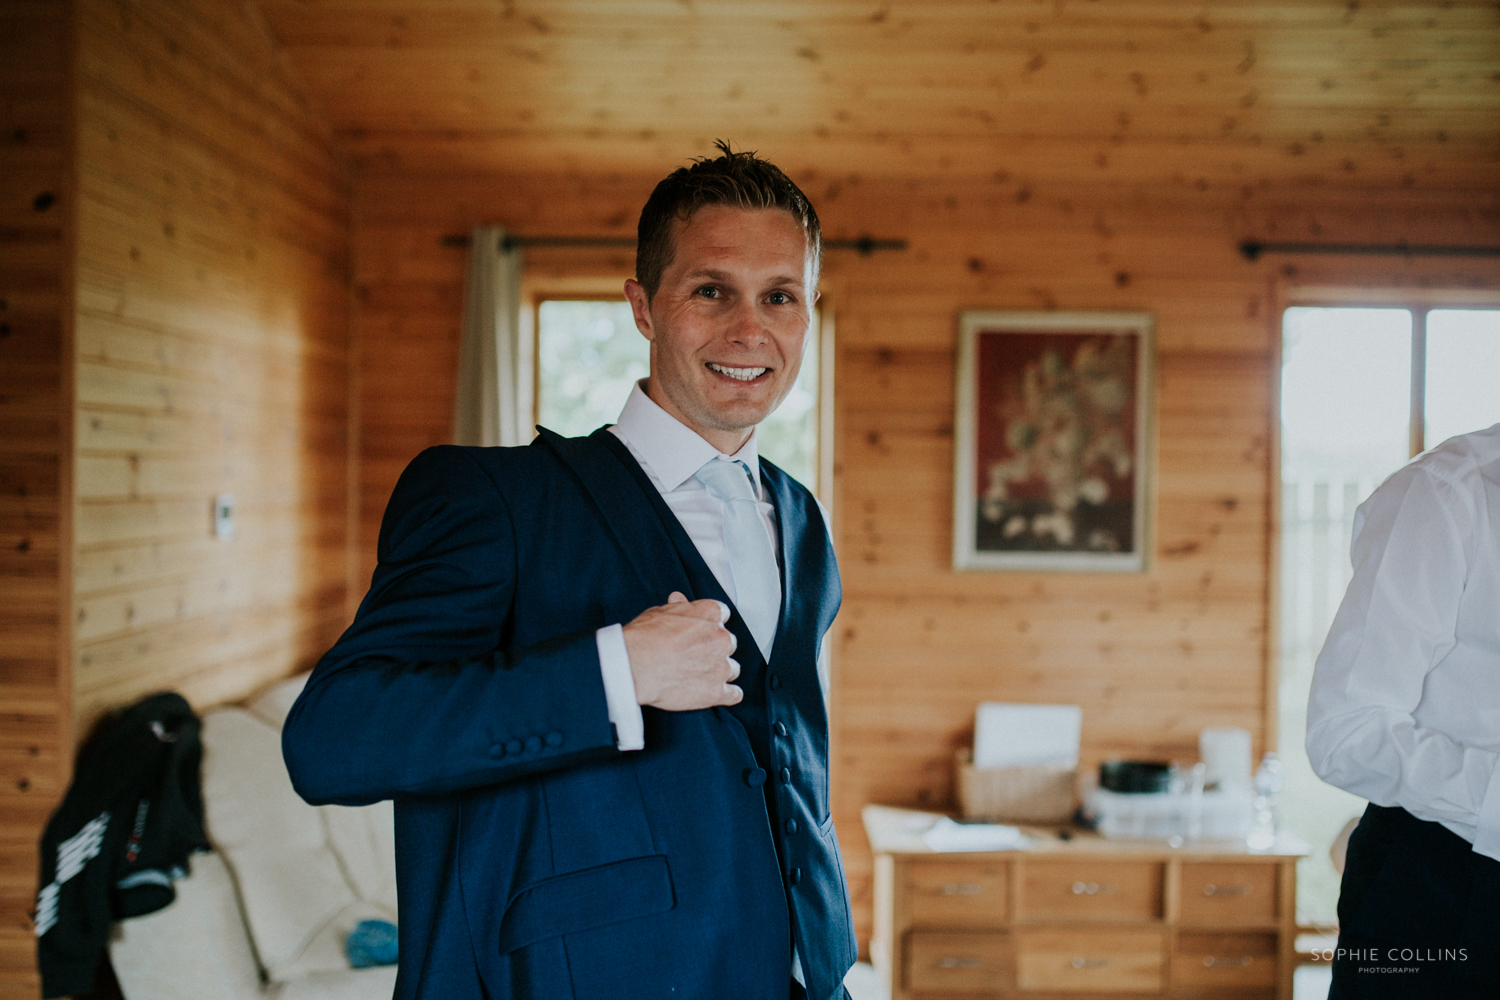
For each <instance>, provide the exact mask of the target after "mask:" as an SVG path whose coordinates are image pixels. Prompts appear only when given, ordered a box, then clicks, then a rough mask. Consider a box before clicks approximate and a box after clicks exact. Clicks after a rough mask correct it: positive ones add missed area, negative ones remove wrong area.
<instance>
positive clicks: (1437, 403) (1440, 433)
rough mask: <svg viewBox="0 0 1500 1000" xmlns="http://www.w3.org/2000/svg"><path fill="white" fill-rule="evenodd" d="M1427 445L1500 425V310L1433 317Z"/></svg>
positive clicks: (1429, 328)
mask: <svg viewBox="0 0 1500 1000" xmlns="http://www.w3.org/2000/svg"><path fill="white" fill-rule="evenodd" d="M1426 406H1427V414H1426V426H1425V435H1424V436H1425V439H1426V447H1428V448H1432V447H1434V446H1436V445H1439V444H1442V443H1443V442H1444V441H1446V440H1448V439H1449V438H1451V437H1452V436H1453V435H1455V434H1467V433H1468V432H1469V431H1477V430H1482V429H1483V428H1485V427H1489V426H1491V425H1493V424H1496V423H1500V309H1434V310H1432V311H1431V312H1429V313H1428V314H1427V392H1426Z"/></svg>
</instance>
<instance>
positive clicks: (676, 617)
mask: <svg viewBox="0 0 1500 1000" xmlns="http://www.w3.org/2000/svg"><path fill="white" fill-rule="evenodd" d="M728 620H729V608H728V607H727V606H725V605H723V604H720V603H719V602H718V601H710V600H703V601H689V600H688V599H687V598H686V597H684V596H683V595H682V594H680V593H678V592H677V591H675V590H674V591H673V592H672V595H671V596H670V597H668V598H667V603H666V604H663V605H660V606H658V607H655V608H647V609H646V610H645V611H642V612H641V613H640V615H639V616H638V617H637V618H636V619H635V620H634V621H632V622H630V623H629V624H628V625H626V626H625V628H624V633H625V652H626V653H627V654H629V656H630V671H631V673H632V674H634V675H635V700H636V701H637V702H639V703H640V704H642V705H650V706H652V707H653V708H660V709H664V710H665V711H668V712H691V711H693V710H695V709H699V708H712V707H713V706H715V705H736V704H738V703H739V702H740V700H741V699H742V698H744V697H745V692H744V691H741V690H740V689H739V688H738V687H737V686H735V685H734V684H731V683H730V681H733V680H734V679H735V678H736V677H738V676H739V675H740V665H739V664H738V663H736V662H735V661H734V660H733V659H731V658H730V654H732V653H733V652H734V647H735V644H736V640H735V638H734V633H733V632H731V631H729V630H728V629H727V628H725V627H724V623H725V622H727V621H728Z"/></svg>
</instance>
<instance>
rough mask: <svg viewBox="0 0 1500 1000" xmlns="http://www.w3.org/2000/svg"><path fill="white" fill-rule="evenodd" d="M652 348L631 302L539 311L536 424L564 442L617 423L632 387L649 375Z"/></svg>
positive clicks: (557, 304)
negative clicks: (638, 326)
mask: <svg viewBox="0 0 1500 1000" xmlns="http://www.w3.org/2000/svg"><path fill="white" fill-rule="evenodd" d="M650 346H651V345H650V344H649V343H648V342H647V340H646V338H645V337H642V336H641V334H640V331H639V330H637V329H636V328H635V320H634V319H633V318H632V317H631V314H630V303H628V302H623V301H617V302H608V301H605V302H600V301H592V302H582V301H569V300H565V299H551V300H548V301H546V302H543V303H542V304H541V307H540V308H538V310H537V422H538V423H539V424H541V425H542V426H543V427H545V428H547V429H548V430H550V431H556V432H557V433H558V434H561V435H562V436H563V437H581V436H582V435H585V434H591V433H593V432H594V431H596V430H598V429H599V428H600V427H602V426H604V425H605V424H612V423H614V422H615V420H616V419H617V418H618V417H619V416H620V409H621V408H622V407H623V406H624V405H625V400H626V399H628V398H629V397H630V389H631V387H632V386H634V385H635V383H636V382H637V380H639V379H643V378H645V377H646V375H647V373H648V372H649V371H650V364H651V354H650V350H649V348H650Z"/></svg>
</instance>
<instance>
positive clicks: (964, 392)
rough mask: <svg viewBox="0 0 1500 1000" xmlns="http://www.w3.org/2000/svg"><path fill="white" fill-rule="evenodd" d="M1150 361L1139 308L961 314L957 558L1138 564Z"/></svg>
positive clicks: (983, 564)
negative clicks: (1073, 311)
mask: <svg viewBox="0 0 1500 1000" xmlns="http://www.w3.org/2000/svg"><path fill="white" fill-rule="evenodd" d="M1152 358H1153V343H1152V321H1151V317H1150V316H1149V315H1146V314H1143V313H1055V312H1048V313H1029V312H969V313H964V314H963V315H962V316H961V317H960V319H959V339H958V392H957V412H956V414H955V423H954V438H955V442H954V444H955V462H954V490H953V498H954V499H953V529H954V530H953V566H954V568H955V569H964V570H1007V569H1013V570H1072V571H1078V572H1111V571H1112V572H1140V571H1142V570H1144V569H1145V568H1146V553H1147V552H1148V551H1149V549H1148V544H1147V541H1148V540H1147V537H1146V536H1147V532H1148V528H1149V524H1150V518H1149V517H1148V516H1147V515H1148V509H1147V508H1148V504H1149V497H1150V492H1149V486H1150V483H1149V478H1150V473H1151V468H1152V462H1151V447H1150V441H1151V437H1150V416H1151V387H1152V381H1151V372H1152Z"/></svg>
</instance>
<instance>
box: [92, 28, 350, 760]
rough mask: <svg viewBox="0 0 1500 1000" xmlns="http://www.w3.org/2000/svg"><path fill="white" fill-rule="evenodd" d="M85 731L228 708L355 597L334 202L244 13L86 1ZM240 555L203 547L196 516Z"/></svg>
mask: <svg viewBox="0 0 1500 1000" xmlns="http://www.w3.org/2000/svg"><path fill="white" fill-rule="evenodd" d="M78 21H79V28H78V30H79V124H78V143H79V174H80V183H81V199H80V218H79V252H78V331H79V334H78V344H77V352H76V362H75V363H76V371H77V381H78V392H77V396H78V398H77V411H76V412H77V417H76V423H77V434H78V449H77V457H76V471H77V489H76V498H77V523H78V530H77V532H76V547H77V552H76V563H77V567H78V568H77V574H76V577H75V580H74V587H75V604H76V607H75V622H74V628H75V634H76V638H77V651H76V660H75V664H74V667H75V676H74V680H75V687H76V692H77V718H76V726H77V728H78V731H79V732H82V731H84V730H85V729H86V728H87V727H88V726H89V725H90V724H91V723H92V721H93V720H94V719H96V718H97V717H98V716H99V714H100V713H102V712H105V711H107V710H109V709H112V708H116V707H119V706H122V705H125V704H128V703H130V702H132V701H134V700H135V699H136V698H138V697H140V696H142V695H144V694H147V693H149V692H151V691H154V690H159V689H162V688H175V689H177V690H179V691H181V692H183V693H184V694H185V695H186V696H187V697H188V698H189V700H191V701H193V702H194V703H195V704H197V705H208V704H213V703H215V702H219V701H224V700H231V699H235V698H238V697H242V696H244V695H246V694H248V693H250V692H252V691H254V690H255V689H256V688H258V687H260V686H262V685H264V684H266V683H267V682H269V681H271V680H274V679H276V678H278V677H281V676H284V675H286V674H288V673H291V672H293V671H295V670H297V669H300V668H305V667H306V666H309V665H310V664H311V662H312V661H313V660H314V659H316V657H317V656H318V655H319V654H320V653H321V652H322V651H323V650H324V649H325V648H326V647H327V645H328V644H329V643H330V642H331V641H332V639H333V638H334V637H336V636H337V634H338V632H339V630H340V628H341V627H342V625H343V624H344V621H345V613H346V608H345V604H346V596H347V589H348V588H347V566H346V554H347V550H348V538H347V533H348V524H347V518H346V510H347V509H348V508H349V507H350V506H351V505H352V498H351V497H349V496H348V492H349V482H348V471H347V470H348V452H349V426H348V418H349V406H348V380H349V360H348V359H349V344H348V340H349V285H348V280H349V266H348V241H349V192H348V185H347V181H346V180H345V173H344V169H343V167H342V165H341V164H340V162H339V160H338V158H337V155H336V152H335V149H334V146H333V142H332V140H331V137H330V136H329V134H328V133H327V130H326V129H325V128H324V127H323V125H322V124H321V122H320V121H319V119H318V118H317V117H316V116H315V115H314V114H313V113H312V112H311V111H310V110H309V109H308V107H307V105H306V102H305V100H304V98H303V96H302V94H301V91H300V89H299V85H298V84H297V82H296V81H295V80H294V79H293V78H292V76H291V74H290V73H289V72H288V71H287V70H286V68H285V66H284V65H283V62H282V60H281V58H280V56H279V54H278V51H277V49H276V45H275V43H274V41H273V40H272V39H271V38H270V37H269V36H268V35H267V34H266V32H265V30H264V28H263V26H262V25H261V24H260V22H259V21H258V19H257V17H256V16H255V15H254V13H253V11H252V10H251V9H250V8H247V7H244V6H241V5H237V4H234V3H230V2H227V0H82V2H80V4H79V7H78ZM219 493H231V494H233V495H234V497H235V501H236V522H237V537H236V538H235V539H234V540H232V541H218V540H216V539H215V538H214V537H213V533H212V527H211V520H210V508H211V504H212V500H213V497H214V496H215V495H216V494H219Z"/></svg>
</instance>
